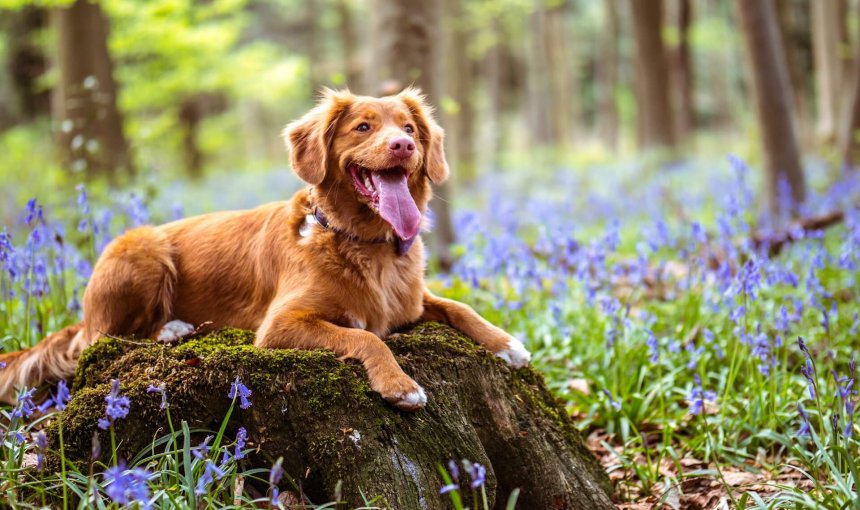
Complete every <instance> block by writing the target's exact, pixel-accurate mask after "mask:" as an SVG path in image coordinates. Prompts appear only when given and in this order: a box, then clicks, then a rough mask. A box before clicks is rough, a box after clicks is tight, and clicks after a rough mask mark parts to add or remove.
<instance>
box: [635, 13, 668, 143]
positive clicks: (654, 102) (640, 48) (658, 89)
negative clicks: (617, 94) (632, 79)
mask: <svg viewBox="0 0 860 510" xmlns="http://www.w3.org/2000/svg"><path fill="white" fill-rule="evenodd" d="M630 6H631V10H632V14H633V35H634V39H635V45H636V81H637V85H636V90H637V94H638V96H639V97H638V108H639V118H640V121H639V127H640V130H641V131H640V133H639V140H640V143H641V145H642V146H643V148H656V147H673V146H674V145H675V134H674V130H673V127H672V104H671V102H670V99H669V98H670V92H669V87H670V81H669V66H668V63H667V58H666V49H665V46H664V44H663V37H662V23H663V0H631V1H630Z"/></svg>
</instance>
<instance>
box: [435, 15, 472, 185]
mask: <svg viewBox="0 0 860 510" xmlns="http://www.w3.org/2000/svg"><path fill="white" fill-rule="evenodd" d="M465 15H466V14H465V12H464V10H463V0H446V2H445V20H444V22H443V23H442V27H443V31H444V33H445V54H446V55H450V58H448V59H446V62H444V63H443V65H445V67H446V72H445V73H443V76H444V77H445V84H444V85H445V86H444V88H445V96H446V97H448V98H450V99H452V100H453V103H454V105H453V106H452V107H451V108H448V109H446V110H442V112H441V113H442V116H443V120H444V124H445V127H446V129H447V136H446V141H447V148H448V155H449V160H448V163H449V164H450V165H451V168H452V169H453V175H454V176H455V177H456V180H457V182H461V183H462V182H468V181H471V180H473V179H474V178H475V173H476V172H475V151H474V143H475V130H474V122H473V121H474V116H475V111H474V106H473V101H472V97H471V95H472V89H473V78H474V74H475V73H474V69H473V68H474V66H473V61H472V59H471V57H470V55H469V44H470V42H471V41H470V38H469V28H468V27H467V26H466V24H465V23H463V20H464V18H465Z"/></svg>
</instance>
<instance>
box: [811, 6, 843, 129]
mask: <svg viewBox="0 0 860 510" xmlns="http://www.w3.org/2000/svg"><path fill="white" fill-rule="evenodd" d="M810 7H811V11H812V12H811V19H812V42H813V48H814V50H815V82H816V95H817V97H818V134H819V136H820V137H821V139H822V140H823V141H824V142H825V143H832V142H833V141H834V139H835V136H836V125H837V123H838V118H839V107H840V100H839V99H840V95H839V92H840V90H839V89H840V86H841V85H842V58H841V56H840V45H841V42H842V34H841V33H840V32H841V30H840V29H841V27H842V23H841V22H840V20H839V5H838V2H837V1H836V0H826V1H818V0H813V1H812V2H810Z"/></svg>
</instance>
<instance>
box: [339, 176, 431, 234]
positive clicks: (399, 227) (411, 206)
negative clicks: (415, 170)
mask: <svg viewBox="0 0 860 510" xmlns="http://www.w3.org/2000/svg"><path fill="white" fill-rule="evenodd" d="M348 168H349V174H350V175H351V176H352V183H353V185H355V189H356V191H358V193H359V194H360V195H362V196H363V197H365V198H366V199H367V200H368V201H369V202H370V206H371V208H372V209H374V210H375V211H376V212H377V213H378V214H379V215H380V216H381V217H382V219H384V220H385V221H387V222H388V224H389V225H391V227H392V228H393V229H394V232H395V233H396V234H397V237H399V238H400V239H402V240H404V241H407V240H411V239H414V238H415V236H417V235H418V229H419V227H420V226H421V212H420V211H419V210H418V206H417V205H415V200H414V199H413V198H412V193H410V192H409V183H408V173H407V172H406V170H405V169H404V168H402V167H393V168H384V169H381V170H372V169H369V168H365V167H363V166H360V165H357V164H355V163H351V164H350V165H349V167H348Z"/></svg>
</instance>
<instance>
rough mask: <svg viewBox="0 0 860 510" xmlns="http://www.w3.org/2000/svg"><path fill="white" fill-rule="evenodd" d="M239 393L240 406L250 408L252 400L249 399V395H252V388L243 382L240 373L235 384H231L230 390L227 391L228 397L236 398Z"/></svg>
mask: <svg viewBox="0 0 860 510" xmlns="http://www.w3.org/2000/svg"><path fill="white" fill-rule="evenodd" d="M237 395H238V396H239V402H240V403H239V407H240V408H241V409H248V408H249V407H251V401H250V400H248V397H250V396H251V390H249V389H248V387H247V386H245V385H244V384H242V381H240V380H239V376H238V375H237V376H236V380H235V381H233V384H231V385H230V392H229V393H227V398H232V399H235V398H236V396H237Z"/></svg>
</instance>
